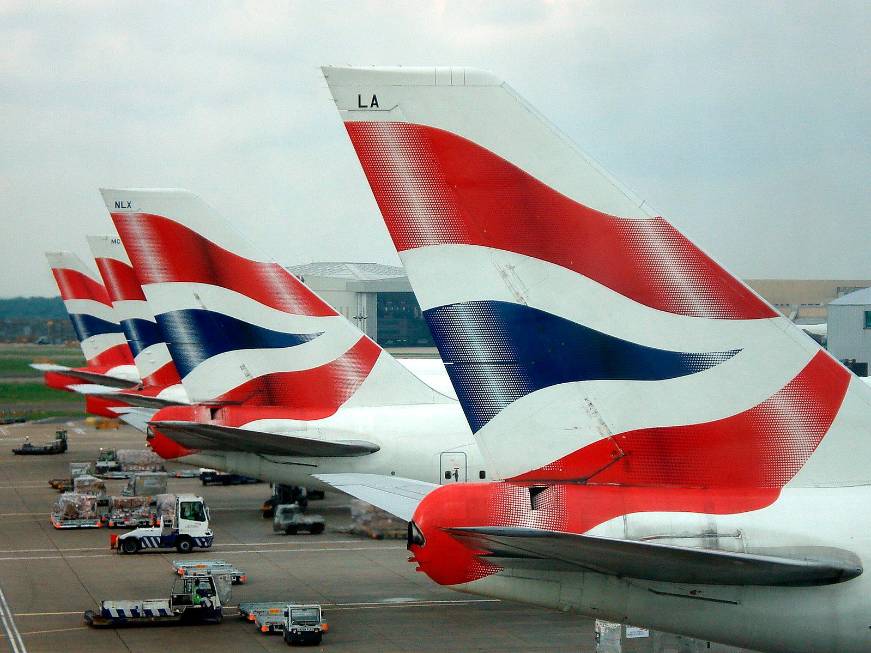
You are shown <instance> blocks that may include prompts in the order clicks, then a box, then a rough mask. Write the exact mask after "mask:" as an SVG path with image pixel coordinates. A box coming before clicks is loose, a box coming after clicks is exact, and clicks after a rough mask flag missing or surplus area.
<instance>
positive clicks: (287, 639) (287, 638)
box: [284, 630, 293, 646]
mask: <svg viewBox="0 0 871 653" xmlns="http://www.w3.org/2000/svg"><path fill="white" fill-rule="evenodd" d="M284 643H285V644H287V645H288V646H293V638H292V637H291V636H290V633H289V632H287V631H286V630H285V631H284Z"/></svg>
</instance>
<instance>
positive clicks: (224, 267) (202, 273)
mask: <svg viewBox="0 0 871 653" xmlns="http://www.w3.org/2000/svg"><path fill="white" fill-rule="evenodd" d="M112 219H113V220H114V221H115V227H116V228H117V229H118V232H119V233H120V234H121V237H122V239H123V241H124V245H125V247H126V249H127V255H128V256H129V257H130V260H131V261H132V263H133V265H134V267H135V268H136V273H137V275H138V277H139V280H140V281H141V282H142V284H143V285H145V284H151V283H172V282H178V281H187V282H194V283H205V284H211V285H214V286H220V287H222V288H227V289H228V290H234V291H236V292H238V293H240V294H242V295H246V296H248V297H250V298H252V299H254V300H256V301H258V302H260V303H261V304H264V305H266V306H271V307H272V308H275V309H278V310H279V311H284V312H286V313H291V314H294V315H310V316H314V317H325V316H331V315H336V312H335V311H334V310H333V309H332V308H330V306H329V305H327V304H326V303H325V302H323V301H322V300H321V299H319V298H318V297H317V296H316V295H315V294H314V293H312V291H311V290H309V289H308V288H307V287H306V286H305V285H304V284H303V283H302V282H300V281H299V279H297V278H296V277H294V276H293V275H292V274H291V273H290V272H288V271H287V270H285V269H284V268H283V267H281V266H280V265H278V264H277V263H264V262H261V261H252V260H250V259H247V258H244V257H242V256H239V255H237V254H234V253H233V252H230V251H228V250H226V249H223V248H222V247H220V246H218V245H216V244H215V243H213V242H211V241H210V240H208V239H206V238H204V237H202V236H201V235H199V234H198V233H196V232H194V231H192V230H191V229H188V228H187V227H185V226H184V225H181V224H179V223H177V222H174V221H173V220H170V219H168V218H165V217H162V216H159V215H153V214H150V213H113V214H112Z"/></svg>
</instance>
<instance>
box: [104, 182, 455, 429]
mask: <svg viewBox="0 0 871 653" xmlns="http://www.w3.org/2000/svg"><path fill="white" fill-rule="evenodd" d="M102 193H103V198H104V200H105V202H106V207H107V208H108V209H109V211H110V213H111V214H112V219H113V220H114V222H115V227H116V229H117V230H118V233H119V234H120V236H121V239H122V241H123V243H124V247H125V250H126V251H127V253H128V255H129V257H130V260H131V261H132V263H133V267H134V268H135V270H136V273H137V276H138V277H139V280H140V282H141V283H142V289H143V291H144V293H145V296H146V297H147V298H148V302H149V304H150V305H151V307H152V309H153V310H154V313H155V316H156V319H157V323H158V325H159V327H160V330H161V332H162V334H163V336H164V340H165V342H166V343H167V345H168V346H169V350H170V353H171V354H172V357H173V360H174V361H175V364H176V367H177V368H178V371H179V373H180V374H181V376H182V383H183V384H184V387H185V389H186V390H187V392H188V394H189V396H190V398H191V400H192V401H195V402H215V403H245V404H246V405H269V406H283V407H287V408H289V409H290V410H291V411H297V412H299V413H300V414H305V415H307V416H309V417H314V416H326V415H330V414H332V413H334V412H335V411H336V410H338V408H339V407H340V406H342V405H345V404H350V405H386V404H415V403H442V402H445V401H449V400H448V399H446V398H445V397H443V396H442V395H441V394H439V393H437V392H435V391H434V390H433V389H432V388H430V387H429V386H427V385H426V384H424V383H423V382H421V381H419V380H418V379H417V378H416V377H414V376H413V375H412V374H411V373H410V372H408V371H407V370H406V369H405V368H404V367H402V366H401V365H399V364H398V363H397V362H396V361H395V360H394V359H393V358H392V357H391V356H390V355H389V354H387V353H386V352H384V351H383V350H382V349H381V347H379V346H378V345H377V344H376V343H375V342H374V341H372V340H371V339H370V338H368V337H367V336H365V335H364V334H363V333H361V332H360V331H359V330H358V329H357V328H356V327H355V326H354V325H352V324H351V323H350V322H348V321H347V320H346V319H345V318H344V317H342V316H341V315H339V314H338V313H336V311H334V310H333V309H332V308H331V307H330V306H329V305H327V304H326V303H325V302H324V301H323V300H321V299H320V298H319V297H318V296H317V295H315V294H314V293H313V292H312V291H311V290H310V289H309V288H307V287H306V286H305V285H304V284H303V283H302V282H300V281H299V280H298V279H297V278H296V277H294V276H293V275H292V274H291V273H289V272H288V271H287V270H286V269H285V268H283V267H282V266H281V265H279V264H278V263H276V262H274V261H272V260H271V259H269V258H268V257H265V256H264V255H262V254H261V253H259V252H258V251H257V250H256V248H255V247H254V246H253V245H251V244H250V243H249V242H248V240H247V238H245V237H244V236H242V235H241V234H240V233H238V232H237V231H236V230H235V229H234V228H233V227H232V226H231V225H230V224H229V223H227V222H226V221H225V220H223V219H222V218H221V217H219V216H218V215H217V212H216V211H215V210H214V209H212V208H211V207H210V206H209V205H207V204H206V203H205V202H204V201H203V200H201V199H200V198H199V197H197V196H196V195H194V194H193V193H190V192H188V191H184V190H160V189H155V190H141V189H135V190H134V189H118V190H103V191H102ZM290 414H291V415H292V414H293V412H291V413H290Z"/></svg>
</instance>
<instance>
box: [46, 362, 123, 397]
mask: <svg viewBox="0 0 871 653" xmlns="http://www.w3.org/2000/svg"><path fill="white" fill-rule="evenodd" d="M30 366H31V367H32V368H33V369H35V370H39V371H40V372H60V373H62V374H65V375H67V376H71V377H75V378H77V379H81V380H82V381H87V382H88V383H89V384H99V385H104V386H108V387H109V388H134V387H136V386H137V385H139V382H138V381H134V380H133V379H122V378H119V377H117V376H109V375H107V374H100V373H99V372H89V371H88V370H87V368H81V367H79V368H75V367H65V366H63V365H51V364H45V365H44V364H41V363H31V364H30ZM83 394H88V393H83Z"/></svg>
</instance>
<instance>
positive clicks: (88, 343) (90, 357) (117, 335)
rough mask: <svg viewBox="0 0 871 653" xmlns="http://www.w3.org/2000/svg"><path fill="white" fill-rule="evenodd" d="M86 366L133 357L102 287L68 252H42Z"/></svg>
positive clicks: (113, 363)
mask: <svg viewBox="0 0 871 653" xmlns="http://www.w3.org/2000/svg"><path fill="white" fill-rule="evenodd" d="M45 256H46V258H47V259H48V264H49V267H50V268H51V273H52V274H53V275H54V280H55V281H56V282H57V287H58V290H59V291H60V295H61V299H63V302H64V306H65V307H66V309H67V313H68V314H69V316H70V321H71V322H72V324H73V329H74V330H75V332H76V338H78V341H79V344H80V345H81V347H82V353H83V354H84V355H85V360H86V361H87V365H88V367H105V368H112V367H116V366H119V365H132V363H133V357H132V355H131V353H130V348H129V347H128V346H127V340H126V339H125V337H124V333H123V332H122V331H121V326H120V325H119V324H118V320H117V319H116V317H115V312H114V310H113V309H112V302H111V301H110V300H109V295H108V294H107V293H106V288H105V287H103V284H102V283H100V282H99V281H98V280H97V277H96V275H95V274H94V273H93V272H92V271H91V270H90V269H88V267H87V265H85V263H84V262H83V261H82V260H81V259H80V258H79V257H78V256H76V255H75V254H73V253H72V252H66V251H59V252H46V254H45Z"/></svg>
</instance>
